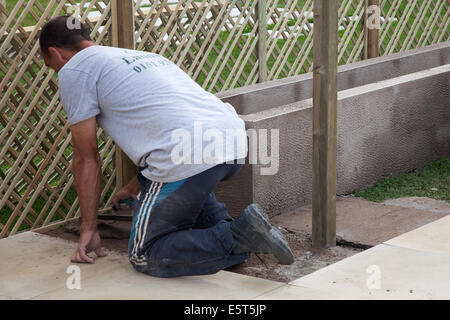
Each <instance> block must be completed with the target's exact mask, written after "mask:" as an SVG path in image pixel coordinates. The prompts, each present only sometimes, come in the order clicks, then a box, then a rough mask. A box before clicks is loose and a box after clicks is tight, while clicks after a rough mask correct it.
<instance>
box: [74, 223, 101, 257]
mask: <svg viewBox="0 0 450 320" xmlns="http://www.w3.org/2000/svg"><path fill="white" fill-rule="evenodd" d="M92 251H94V252H95V254H96V255H97V257H104V256H106V254H105V253H104V252H103V249H102V247H101V240H100V234H99V233H98V230H88V231H82V232H81V234H80V240H79V241H78V248H77V251H75V253H74V254H73V256H72V258H71V259H70V261H71V262H75V263H76V262H80V263H94V259H93V258H91V257H89V256H88V253H89V252H92Z"/></svg>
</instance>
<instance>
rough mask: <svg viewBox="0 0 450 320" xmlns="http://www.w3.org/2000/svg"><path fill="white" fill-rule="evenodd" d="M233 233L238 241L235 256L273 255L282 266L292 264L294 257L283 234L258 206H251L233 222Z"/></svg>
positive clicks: (234, 251)
mask: <svg viewBox="0 0 450 320" xmlns="http://www.w3.org/2000/svg"><path fill="white" fill-rule="evenodd" d="M230 227H231V232H232V234H233V238H234V239H235V240H236V241H237V245H236V248H235V249H234V250H233V253H234V254H240V253H245V252H253V253H271V254H273V255H274V256H275V257H276V258H277V259H278V263H280V264H292V263H293V262H294V255H293V254H292V251H291V248H289V245H288V243H287V242H286V240H285V239H284V237H283V235H282V234H281V232H280V231H279V230H278V229H277V228H275V227H273V226H272V225H271V224H270V222H269V218H268V217H267V215H266V214H265V213H264V211H263V210H262V209H261V207H260V206H258V205H257V204H254V203H252V204H251V205H249V206H248V207H247V208H246V209H245V210H244V213H242V214H241V215H240V216H239V217H238V218H237V219H235V220H233V221H232V222H231V226H230Z"/></svg>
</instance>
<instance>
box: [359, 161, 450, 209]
mask: <svg viewBox="0 0 450 320" xmlns="http://www.w3.org/2000/svg"><path fill="white" fill-rule="evenodd" d="M355 196H357V197H362V198H364V199H367V200H370V201H375V202H382V201H384V200H387V199H394V198H400V197H428V198H432V199H437V200H444V201H447V202H450V158H444V159H442V160H439V161H435V162H431V163H429V164H427V165H426V166H424V167H422V168H420V169H418V170H414V171H413V172H410V173H406V174H398V175H392V176H390V177H388V178H386V179H383V180H380V181H376V182H375V183H373V184H372V185H371V186H369V187H368V188H366V189H364V190H360V191H357V192H355Z"/></svg>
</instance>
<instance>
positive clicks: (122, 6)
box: [111, 0, 137, 188]
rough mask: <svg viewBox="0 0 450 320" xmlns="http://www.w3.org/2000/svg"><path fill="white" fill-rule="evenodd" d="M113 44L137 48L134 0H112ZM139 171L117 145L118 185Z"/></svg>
mask: <svg viewBox="0 0 450 320" xmlns="http://www.w3.org/2000/svg"><path fill="white" fill-rule="evenodd" d="M111 10H112V45H113V46H115V47H119V48H126V49H135V47H136V41H135V39H134V0H111ZM136 173H137V168H136V166H135V165H134V163H133V162H132V161H131V160H130V159H129V158H128V156H127V155H126V154H125V153H124V152H123V151H122V150H121V149H120V148H119V147H118V146H117V145H116V186H117V188H122V187H123V186H124V185H126V184H127V183H128V182H129V181H130V180H131V179H132V178H133V177H134V176H135V175H136Z"/></svg>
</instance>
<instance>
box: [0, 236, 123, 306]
mask: <svg viewBox="0 0 450 320" xmlns="http://www.w3.org/2000/svg"><path fill="white" fill-rule="evenodd" d="M76 246H77V244H76V243H75V242H70V241H66V240H63V239H57V238H54V237H49V236H46V235H42V234H39V233H34V232H24V233H21V234H18V235H15V236H11V237H8V238H6V239H2V240H1V241H0V253H1V260H0V261H1V262H0V295H2V296H6V297H11V298H14V299H29V298H31V297H33V296H36V295H39V294H42V293H44V292H47V291H50V290H54V289H56V288H62V287H63V288H65V287H66V281H67V278H68V277H69V276H70V275H71V274H68V273H66V271H67V268H68V266H70V265H73V264H72V263H71V262H70V257H71V255H72V254H73V252H74V251H75V249H76ZM107 253H108V256H107V257H104V258H100V259H96V263H95V264H93V265H90V264H78V266H79V267H80V271H81V274H82V275H83V277H84V278H88V277H91V276H95V275H97V274H101V273H103V272H105V271H107V270H111V269H113V268H115V267H116V265H117V262H118V261H122V260H123V261H125V262H128V259H127V258H126V257H124V256H121V255H119V254H116V253H113V252H107Z"/></svg>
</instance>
